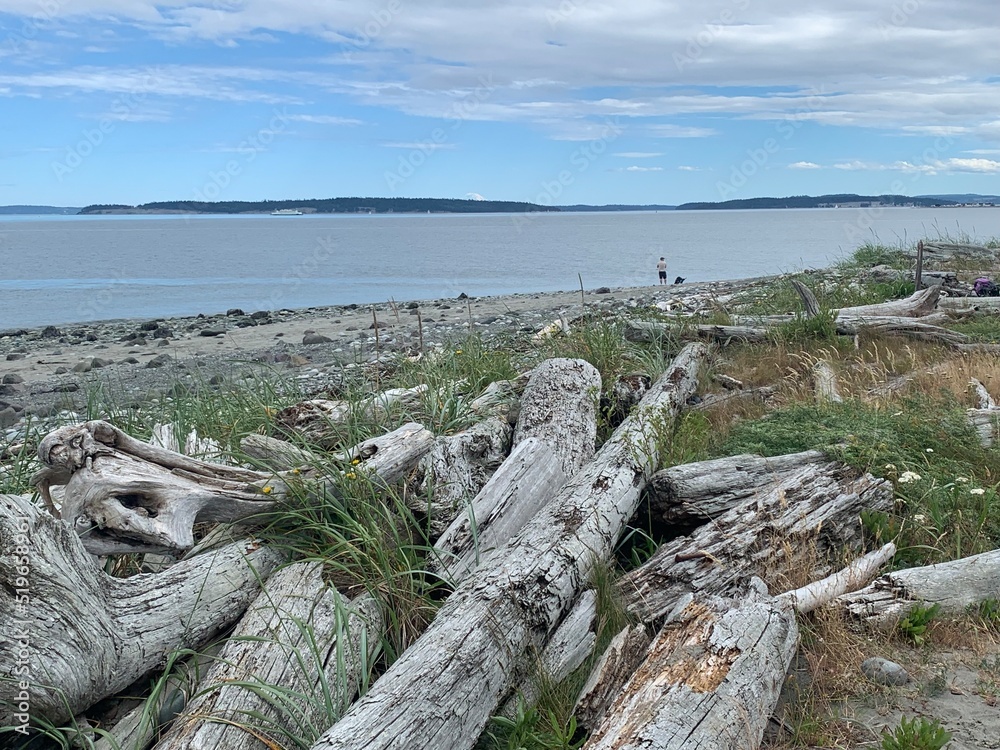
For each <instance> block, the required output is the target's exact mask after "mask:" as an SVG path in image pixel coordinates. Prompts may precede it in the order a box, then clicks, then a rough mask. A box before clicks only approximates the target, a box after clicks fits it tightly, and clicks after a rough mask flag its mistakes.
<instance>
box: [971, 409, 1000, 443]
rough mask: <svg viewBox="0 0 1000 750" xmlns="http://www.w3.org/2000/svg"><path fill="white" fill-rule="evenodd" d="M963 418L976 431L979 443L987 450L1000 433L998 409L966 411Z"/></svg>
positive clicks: (999, 413)
mask: <svg viewBox="0 0 1000 750" xmlns="http://www.w3.org/2000/svg"><path fill="white" fill-rule="evenodd" d="M965 417H966V419H968V420H969V424H970V425H972V429H973V430H975V431H976V435H977V436H978V437H979V442H980V444H981V445H983V446H984V447H986V448H989V447H990V446H992V445H993V443H994V442H995V441H996V436H997V433H998V432H1000V409H966V410H965Z"/></svg>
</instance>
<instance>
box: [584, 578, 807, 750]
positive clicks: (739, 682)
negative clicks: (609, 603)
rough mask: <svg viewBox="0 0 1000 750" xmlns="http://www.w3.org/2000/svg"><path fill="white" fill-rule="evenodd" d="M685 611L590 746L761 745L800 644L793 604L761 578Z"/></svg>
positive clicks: (744, 749)
mask: <svg viewBox="0 0 1000 750" xmlns="http://www.w3.org/2000/svg"><path fill="white" fill-rule="evenodd" d="M678 610H679V611H677V612H676V614H674V615H673V616H672V617H671V618H670V620H669V621H668V622H667V624H666V625H665V626H664V627H663V628H662V629H661V630H660V632H659V633H658V634H657V636H656V638H655V639H654V641H653V644H652V646H650V649H649V654H648V656H647V658H646V661H645V662H643V664H642V665H641V666H640V667H639V669H638V670H637V671H636V673H635V674H634V675H633V676H632V679H630V680H629V682H628V683H627V684H626V685H625V687H624V689H623V690H622V693H621V695H619V696H618V698H617V699H616V700H615V701H614V703H613V704H612V705H611V707H610V708H609V710H608V714H607V717H606V718H605V719H604V721H603V722H602V723H601V724H600V726H598V728H597V729H596V730H595V731H594V733H593V734H592V735H591V736H590V739H589V740H588V741H587V743H586V744H585V745H584V750H612V749H613V750H640V748H642V749H645V748H652V747H655V748H662V749H664V750H682V749H686V748H727V749H728V748H735V749H738V750H757V748H758V747H759V746H760V742H761V739H762V738H763V736H764V729H765V727H766V726H767V722H768V718H769V717H770V716H771V713H772V712H773V711H774V707H775V705H777V702H778V695H779V694H780V692H781V686H782V684H783V683H784V680H785V672H786V671H787V669H788V665H789V664H790V663H791V660H792V656H793V655H794V654H795V649H796V648H797V646H798V627H797V625H796V623H795V615H794V613H793V612H792V608H791V607H790V606H789V605H788V603H787V602H782V601H779V600H776V599H774V598H772V597H770V596H768V595H767V589H766V588H765V587H764V585H763V584H762V583H761V582H760V581H755V586H754V587H752V588H751V590H750V591H748V592H747V594H746V595H743V596H740V597H739V598H737V599H733V600H727V599H720V598H718V597H714V596H712V597H699V598H694V597H691V598H689V599H688V601H687V602H686V603H685V605H684V606H683V607H680V606H679V607H678Z"/></svg>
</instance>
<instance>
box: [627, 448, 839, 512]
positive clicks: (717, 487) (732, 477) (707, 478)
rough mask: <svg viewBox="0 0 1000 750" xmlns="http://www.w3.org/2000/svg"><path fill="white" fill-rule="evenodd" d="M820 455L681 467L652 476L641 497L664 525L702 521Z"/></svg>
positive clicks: (728, 460) (807, 453)
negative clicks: (644, 493) (665, 523)
mask: <svg viewBox="0 0 1000 750" xmlns="http://www.w3.org/2000/svg"><path fill="white" fill-rule="evenodd" d="M825 460H826V459H825V458H824V456H823V454H822V453H821V452H820V451H805V452H803V453H792V454H789V455H786V456H774V457H772V458H764V457H763V456H756V455H752V454H743V455H739V456H729V457H728V458H717V459H713V460H711V461H698V462H696V463H690V464H680V465H678V466H673V467H671V468H669V469H663V470H662V471H658V472H656V473H655V474H654V475H653V477H652V478H651V479H650V480H649V485H648V486H647V488H646V497H647V499H648V501H649V509H650V512H651V513H652V514H653V515H654V516H655V517H659V518H661V519H663V520H664V521H665V522H667V523H678V524H689V523H692V522H698V521H706V520H708V519H710V518H715V517H716V516H720V515H722V514H723V513H725V512H726V511H727V510H729V509H730V508H732V507H734V506H736V505H739V504H740V503H742V502H743V501H745V500H748V499H750V498H752V497H754V496H755V495H756V494H757V493H759V492H761V491H763V490H765V489H768V488H770V487H771V486H773V485H774V484H776V483H777V482H779V481H780V480H781V479H782V478H783V477H784V476H786V475H787V474H789V473H791V472H794V471H798V470H799V469H801V468H802V467H803V466H807V465H810V464H817V463H820V462H824V461H825Z"/></svg>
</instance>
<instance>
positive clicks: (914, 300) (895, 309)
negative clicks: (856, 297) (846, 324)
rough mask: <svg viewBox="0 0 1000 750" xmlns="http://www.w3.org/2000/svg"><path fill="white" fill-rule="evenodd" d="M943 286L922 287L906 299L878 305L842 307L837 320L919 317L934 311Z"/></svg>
mask: <svg viewBox="0 0 1000 750" xmlns="http://www.w3.org/2000/svg"><path fill="white" fill-rule="evenodd" d="M940 296H941V287H940V286H938V285H935V286H930V287H927V288H926V289H920V290H918V291H916V292H914V293H913V294H911V295H910V296H909V297H906V298H905V299H894V300H889V301H888V302H880V303H878V304H876V305H859V306H857V307H842V308H840V309H839V310H838V311H837V322H838V324H839V323H840V321H841V320H855V319H858V318H879V317H886V316H888V317H901V318H919V317H922V316H924V315H929V314H930V313H932V312H934V309H935V308H936V307H937V303H938V298H939V297H940Z"/></svg>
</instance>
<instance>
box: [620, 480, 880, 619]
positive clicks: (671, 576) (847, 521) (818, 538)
mask: <svg viewBox="0 0 1000 750" xmlns="http://www.w3.org/2000/svg"><path fill="white" fill-rule="evenodd" d="M891 507H892V485H891V484H890V483H889V482H886V481H885V480H883V479H876V478H875V477H873V476H871V475H869V474H864V475H862V476H860V477H857V475H856V472H855V471H853V470H851V469H849V468H847V467H845V466H841V465H837V464H811V465H807V466H803V467H802V468H801V469H799V470H797V471H792V472H790V473H789V474H788V475H787V476H785V477H784V478H783V479H782V480H781V481H780V482H778V483H777V484H776V485H775V486H774V487H773V488H772V489H770V490H768V491H767V492H764V493H761V494H760V495H758V496H757V497H756V498H754V499H752V500H747V501H745V502H744V503H742V504H740V505H737V506H736V507H734V508H733V509H732V510H729V511H727V512H726V513H724V514H723V515H721V516H719V517H718V518H716V519H715V520H714V521H713V522H712V523H710V524H705V525H704V526H701V527H699V528H698V529H697V530H696V531H695V532H694V533H692V534H691V535H690V536H687V537H680V538H678V539H675V540H673V541H671V542H668V543H666V544H664V545H662V546H661V547H660V549H658V550H657V552H656V554H654V555H653V556H652V557H651V558H650V559H649V560H648V561H647V562H646V563H645V564H644V565H642V566H640V567H639V568H636V569H635V570H633V571H631V572H630V573H628V574H627V575H625V576H624V577H623V578H622V580H621V582H620V584H619V585H620V588H621V591H622V594H623V596H624V597H625V602H626V605H627V606H628V608H629V610H631V611H632V612H633V613H635V614H636V615H638V616H639V617H640V619H642V620H643V621H644V622H654V621H659V620H661V619H662V618H663V617H665V616H666V615H667V614H668V613H669V612H670V611H671V609H672V608H673V606H674V604H675V603H676V602H677V601H678V600H679V599H680V598H681V597H682V596H684V595H685V594H688V593H691V592H700V591H707V592H709V593H712V594H718V595H720V596H730V595H732V592H733V591H734V590H735V588H736V587H738V586H739V585H740V584H741V583H742V582H743V581H745V580H746V579H747V578H749V577H750V576H764V575H767V576H768V577H769V578H770V579H774V577H775V576H778V575H785V576H788V575H793V574H797V573H801V572H802V570H803V568H808V566H809V565H811V564H815V565H819V566H824V565H825V563H826V559H827V558H828V557H830V556H834V555H840V554H841V553H842V552H843V550H844V549H845V548H848V549H857V548H859V547H860V543H861V524H860V523H859V522H858V516H859V515H860V513H861V511H863V510H889V509H890V508H891ZM828 570H829V569H828V568H826V569H823V570H820V571H818V574H819V575H825V574H826V573H827V572H828ZM779 588H780V587H779Z"/></svg>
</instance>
